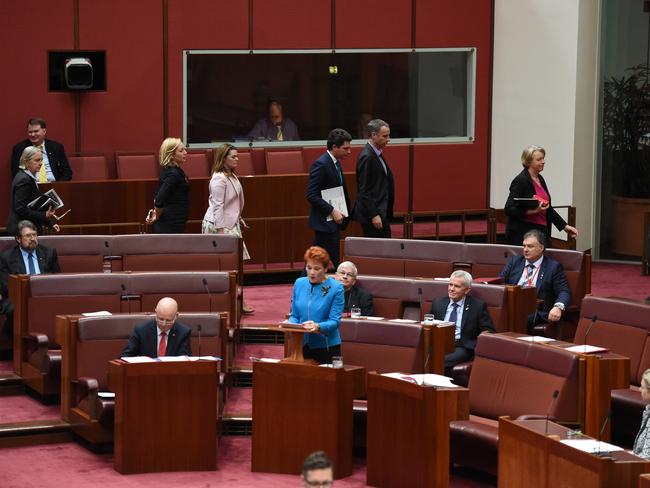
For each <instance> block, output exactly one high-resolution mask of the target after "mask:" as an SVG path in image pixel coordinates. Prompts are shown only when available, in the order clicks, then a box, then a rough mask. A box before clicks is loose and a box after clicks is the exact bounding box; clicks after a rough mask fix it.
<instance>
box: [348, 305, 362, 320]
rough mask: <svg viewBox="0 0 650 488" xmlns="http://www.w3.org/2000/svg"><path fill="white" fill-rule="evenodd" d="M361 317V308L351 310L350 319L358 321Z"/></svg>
mask: <svg viewBox="0 0 650 488" xmlns="http://www.w3.org/2000/svg"><path fill="white" fill-rule="evenodd" d="M359 317H361V309H360V308H359V307H352V308H351V309H350V318H353V319H358V318H359Z"/></svg>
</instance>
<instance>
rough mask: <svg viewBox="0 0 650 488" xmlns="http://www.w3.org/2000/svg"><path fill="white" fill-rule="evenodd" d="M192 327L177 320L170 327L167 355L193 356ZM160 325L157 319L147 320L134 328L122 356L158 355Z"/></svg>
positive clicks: (153, 356) (154, 356)
mask: <svg viewBox="0 0 650 488" xmlns="http://www.w3.org/2000/svg"><path fill="white" fill-rule="evenodd" d="M190 332H191V330H190V328H189V327H188V326H186V325H183V324H181V323H180V322H178V321H177V322H176V323H175V324H174V325H172V328H171V329H169V334H168V336H167V352H166V355H167V356H185V355H187V356H191V355H192V348H191V346H190ZM157 344H158V326H157V325H156V319H151V320H147V321H146V322H143V323H141V324H138V325H136V326H135V328H134V329H133V334H131V337H130V338H129V343H128V344H127V345H126V347H125V348H124V350H123V351H122V356H149V357H152V358H156V357H158V348H157Z"/></svg>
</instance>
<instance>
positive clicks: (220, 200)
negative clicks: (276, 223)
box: [202, 144, 253, 313]
mask: <svg viewBox="0 0 650 488" xmlns="http://www.w3.org/2000/svg"><path fill="white" fill-rule="evenodd" d="M238 162H239V158H238V157H237V148H235V147H234V146H232V145H230V144H222V145H221V146H219V147H218V148H217V149H216V151H215V152H214V165H213V166H212V178H211V179H210V197H209V198H208V210H207V211H206V212H205V216H204V217H203V225H202V232H203V233H204V234H230V235H235V236H237V237H242V232H241V228H242V227H244V228H247V227H248V226H247V225H246V222H244V219H242V217H241V214H242V210H243V209H244V190H243V188H242V186H241V183H240V182H239V178H237V175H236V174H235V170H236V168H237V164H238ZM243 259H244V260H247V259H250V255H249V254H248V250H247V249H246V244H243ZM242 310H243V312H244V313H251V312H253V309H252V308H250V307H248V306H246V304H244V306H243V309H242Z"/></svg>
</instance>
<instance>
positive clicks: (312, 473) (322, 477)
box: [301, 451, 334, 488]
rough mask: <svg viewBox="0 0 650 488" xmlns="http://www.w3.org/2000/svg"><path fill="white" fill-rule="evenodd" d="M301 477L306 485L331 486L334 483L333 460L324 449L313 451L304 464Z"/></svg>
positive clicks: (325, 487)
mask: <svg viewBox="0 0 650 488" xmlns="http://www.w3.org/2000/svg"><path fill="white" fill-rule="evenodd" d="M301 478H302V483H303V486H305V487H311V488H313V487H324V488H329V487H330V486H332V485H333V484H334V470H333V469H332V460H331V459H330V458H329V457H328V456H327V454H325V453H324V452H323V451H316V452H312V453H311V454H310V455H309V456H307V457H306V458H305V461H304V463H303V464H302V475H301Z"/></svg>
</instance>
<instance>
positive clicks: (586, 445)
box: [560, 439, 623, 454]
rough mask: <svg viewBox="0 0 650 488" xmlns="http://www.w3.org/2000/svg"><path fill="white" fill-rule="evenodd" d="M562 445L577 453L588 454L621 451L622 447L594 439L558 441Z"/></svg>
mask: <svg viewBox="0 0 650 488" xmlns="http://www.w3.org/2000/svg"><path fill="white" fill-rule="evenodd" d="M560 442H561V443H562V444H566V445H567V446H570V447H573V448H574V449H578V450H579V451H583V452H589V453H592V454H593V453H599V452H612V451H622V450H623V448H622V447H618V446H615V445H614V444H609V443H607V442H599V441H597V440H596V439H563V440H561V441H560Z"/></svg>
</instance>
